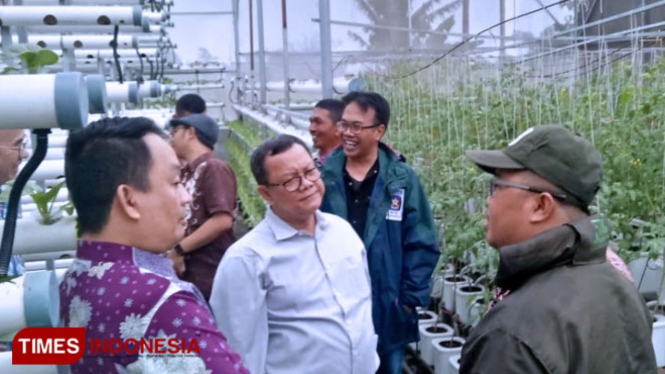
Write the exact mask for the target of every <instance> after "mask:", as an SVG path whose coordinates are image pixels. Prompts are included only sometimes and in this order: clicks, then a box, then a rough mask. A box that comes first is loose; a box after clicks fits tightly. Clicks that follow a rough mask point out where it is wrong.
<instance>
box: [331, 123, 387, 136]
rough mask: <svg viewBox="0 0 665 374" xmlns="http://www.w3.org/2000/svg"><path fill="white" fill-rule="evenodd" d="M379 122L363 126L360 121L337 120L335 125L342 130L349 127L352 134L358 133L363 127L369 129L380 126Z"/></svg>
mask: <svg viewBox="0 0 665 374" xmlns="http://www.w3.org/2000/svg"><path fill="white" fill-rule="evenodd" d="M381 125H382V124H381V123H378V124H374V125H367V126H363V125H362V124H361V123H348V122H346V121H339V122H337V127H338V128H339V129H340V131H342V132H344V131H346V129H349V128H350V129H351V132H352V133H354V134H359V133H360V132H361V131H363V130H365V129H371V128H374V127H379V126H381Z"/></svg>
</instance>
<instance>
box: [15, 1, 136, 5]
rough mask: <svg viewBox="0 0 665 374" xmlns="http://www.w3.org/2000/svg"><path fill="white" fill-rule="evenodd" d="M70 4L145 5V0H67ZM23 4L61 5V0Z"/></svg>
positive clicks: (25, 3)
mask: <svg viewBox="0 0 665 374" xmlns="http://www.w3.org/2000/svg"><path fill="white" fill-rule="evenodd" d="M67 3H68V4H69V5H88V6H89V5H95V6H100V5H124V6H131V5H143V4H145V0H69V1H68V2H67ZM23 5H30V6H35V5H52V6H57V5H60V0H23Z"/></svg>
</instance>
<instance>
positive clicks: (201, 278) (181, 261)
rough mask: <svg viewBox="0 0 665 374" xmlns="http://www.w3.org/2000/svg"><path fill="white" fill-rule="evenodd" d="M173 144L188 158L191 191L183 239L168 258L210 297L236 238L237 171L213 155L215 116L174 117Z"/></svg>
mask: <svg viewBox="0 0 665 374" xmlns="http://www.w3.org/2000/svg"><path fill="white" fill-rule="evenodd" d="M170 127H171V137H172V143H171V145H172V146H173V149H174V150H175V152H176V154H177V155H178V158H180V159H181V160H184V161H185V164H184V167H183V171H182V183H184V185H185V188H186V189H187V192H189V193H190V194H191V195H192V203H191V204H190V206H189V208H188V213H187V229H186V231H185V238H184V239H183V240H182V241H181V242H180V243H179V244H178V245H176V246H175V247H174V248H173V251H171V252H170V253H169V257H170V258H171V260H172V261H173V262H174V267H175V269H176V272H177V273H178V275H179V276H180V278H181V279H183V280H186V281H188V282H191V283H194V284H195V285H196V286H197V287H198V288H199V290H201V293H202V294H203V296H204V297H205V298H206V300H209V299H210V292H211V289H212V281H213V278H214V276H215V271H216V270H217V265H218V264H219V262H220V261H221V259H222V256H223V255H224V252H226V249H227V248H228V247H229V246H230V245H231V244H233V243H234V242H235V240H236V238H235V236H234V234H233V220H234V212H235V209H236V201H237V188H236V178H235V175H234V173H233V170H231V168H230V167H229V166H228V165H227V164H226V163H225V162H224V161H222V160H219V159H217V158H215V156H214V154H213V149H214V147H215V143H217V140H218V138H219V129H218V127H217V124H216V123H215V121H214V120H213V119H212V118H210V117H208V116H206V115H205V114H191V115H189V116H186V117H181V118H177V119H174V120H172V121H171V125H170Z"/></svg>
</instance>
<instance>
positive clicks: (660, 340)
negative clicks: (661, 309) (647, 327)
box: [651, 314, 665, 367]
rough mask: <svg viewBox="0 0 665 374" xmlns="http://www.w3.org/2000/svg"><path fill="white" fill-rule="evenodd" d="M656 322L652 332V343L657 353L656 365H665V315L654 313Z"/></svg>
mask: <svg viewBox="0 0 665 374" xmlns="http://www.w3.org/2000/svg"><path fill="white" fill-rule="evenodd" d="M653 317H654V318H655V319H656V322H654V323H653V332H652V333H651V343H652V344H653V351H654V353H655V354H656V365H657V366H658V367H663V366H665V316H664V315H662V314H654V315H653Z"/></svg>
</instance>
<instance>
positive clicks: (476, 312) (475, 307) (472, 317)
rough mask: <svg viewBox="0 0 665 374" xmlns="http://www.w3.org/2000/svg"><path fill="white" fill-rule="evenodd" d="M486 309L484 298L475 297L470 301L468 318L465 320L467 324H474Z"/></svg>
mask: <svg viewBox="0 0 665 374" xmlns="http://www.w3.org/2000/svg"><path fill="white" fill-rule="evenodd" d="M486 310H487V304H486V303H485V300H483V298H482V297H478V298H476V299H475V300H474V301H472V302H471V310H470V311H469V320H468V321H467V324H469V325H471V326H476V325H477V324H478V322H479V321H480V317H482V316H483V314H485V311H486Z"/></svg>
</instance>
